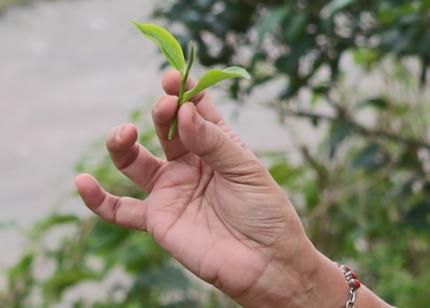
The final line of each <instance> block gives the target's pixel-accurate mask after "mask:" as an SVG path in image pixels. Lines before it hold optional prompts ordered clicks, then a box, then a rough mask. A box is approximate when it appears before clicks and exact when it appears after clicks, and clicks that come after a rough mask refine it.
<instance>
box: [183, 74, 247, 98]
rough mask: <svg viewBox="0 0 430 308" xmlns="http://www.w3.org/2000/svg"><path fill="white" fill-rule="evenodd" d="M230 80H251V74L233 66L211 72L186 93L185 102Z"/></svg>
mask: <svg viewBox="0 0 430 308" xmlns="http://www.w3.org/2000/svg"><path fill="white" fill-rule="evenodd" d="M229 78H245V79H251V76H250V75H249V73H248V72H247V71H246V70H245V69H244V68H241V67H238V66H231V67H228V68H226V69H224V70H210V71H208V72H206V74H205V75H203V77H202V78H201V79H200V80H199V82H198V83H197V85H196V86H195V87H194V88H193V89H191V90H190V91H187V92H185V94H184V100H183V101H184V102H187V101H189V100H190V99H191V98H192V97H193V96H195V95H196V94H198V93H200V92H202V91H203V90H205V89H207V88H209V87H211V86H213V85H214V84H217V83H218V82H220V81H223V80H225V79H229Z"/></svg>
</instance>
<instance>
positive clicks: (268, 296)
mask: <svg viewBox="0 0 430 308" xmlns="http://www.w3.org/2000/svg"><path fill="white" fill-rule="evenodd" d="M298 243H300V247H296V248H297V249H296V250H295V253H294V254H291V253H290V254H287V255H286V254H283V253H282V248H281V249H280V253H279V254H277V255H276V256H274V258H273V259H272V261H271V262H270V263H269V264H268V266H267V267H266V269H265V271H264V273H263V275H261V277H260V279H258V281H256V282H255V283H254V284H253V285H252V286H251V287H250V288H249V289H248V290H247V291H246V293H245V294H244V295H243V296H241V297H240V298H236V301H237V302H238V303H239V304H241V305H242V306H244V307H246V308H269V307H270V308H285V307H289V308H290V307H291V308H295V307H321V306H320V305H319V303H318V302H317V301H316V300H314V298H315V294H314V293H316V292H317V291H316V290H317V286H316V285H317V282H316V281H315V277H316V275H319V271H320V270H321V269H320V263H321V254H320V253H319V252H318V251H317V250H316V249H315V248H314V246H313V245H312V243H311V242H310V241H309V239H308V238H307V237H306V236H305V235H304V239H303V240H302V241H298ZM341 275H342V274H341ZM341 277H342V276H341ZM312 304H313V305H312ZM327 307H335V306H327ZM340 307H341V306H340Z"/></svg>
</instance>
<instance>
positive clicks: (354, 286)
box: [336, 263, 361, 308]
mask: <svg viewBox="0 0 430 308" xmlns="http://www.w3.org/2000/svg"><path fill="white" fill-rule="evenodd" d="M336 264H337V266H338V267H339V268H340V270H341V271H342V273H343V275H344V276H345V279H346V282H347V283H348V286H349V294H348V301H347V302H346V304H345V308H354V307H355V299H356V292H357V290H358V289H359V288H360V287H361V282H360V281H359V280H358V279H357V274H356V273H354V272H353V271H351V269H350V268H349V267H348V266H346V265H340V264H339V263H336Z"/></svg>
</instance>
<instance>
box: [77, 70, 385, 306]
mask: <svg viewBox="0 0 430 308" xmlns="http://www.w3.org/2000/svg"><path fill="white" fill-rule="evenodd" d="M179 80H180V77H179V74H178V73H177V72H175V71H169V72H167V73H166V74H165V76H164V79H163V88H164V90H165V91H166V93H167V94H168V95H166V96H164V97H162V98H161V99H160V100H159V101H158V102H157V103H156V105H155V107H154V109H153V121H154V124H155V128H156V132H157V135H158V137H159V140H160V143H161V145H162V147H163V150H164V153H165V156H166V160H161V159H159V158H157V157H155V156H153V155H152V154H151V153H150V152H149V151H148V150H146V149H145V148H144V146H143V145H140V144H137V143H136V140H137V129H136V128H135V126H134V125H132V124H125V125H121V126H118V127H115V128H114V129H113V130H112V131H111V132H110V134H109V136H108V139H107V148H108V150H109V153H110V155H111V158H112V161H113V163H114V164H115V165H116V166H117V168H118V169H119V170H121V171H122V172H123V173H124V174H125V175H126V176H127V177H129V178H130V179H131V180H132V181H133V182H135V183H136V184H137V185H139V186H140V187H141V188H142V189H143V190H144V191H146V192H147V193H148V197H147V198H146V199H145V200H137V199H133V198H129V197H117V196H114V195H111V194H109V193H107V192H105V191H104V190H103V188H102V187H101V186H100V185H99V184H98V182H97V181H96V180H95V179H94V178H93V177H91V176H90V175H88V174H81V175H79V176H78V177H77V178H76V185H77V188H78V191H79V193H80V195H81V197H82V199H83V201H84V202H85V204H86V205H87V206H88V207H89V208H90V209H91V210H92V211H93V212H95V213H96V214H97V215H99V216H100V217H102V218H104V219H106V220H107V221H109V222H111V223H114V224H117V225H121V226H124V227H128V228H133V229H138V230H142V231H146V232H148V233H149V234H151V235H152V236H153V237H154V238H155V239H156V241H157V242H158V243H159V244H160V245H161V246H162V247H164V248H165V249H166V250H167V251H169V252H170V253H171V254H172V255H173V256H174V257H175V258H176V259H177V260H178V261H179V262H181V263H182V264H183V265H184V266H185V267H186V268H188V269H189V270H190V271H192V272H193V273H194V274H195V275H197V276H198V277H200V278H202V279H203V280H205V281H207V282H209V283H211V284H213V285H215V286H216V287H217V288H219V289H220V290H222V291H223V292H225V293H227V294H228V295H229V296H231V297H232V298H233V299H235V300H236V301H237V302H238V303H240V304H242V305H244V306H245V307H258V308H261V307H343V306H344V305H345V302H346V298H347V294H348V288H347V286H346V283H345V280H344V277H343V275H342V274H341V273H340V271H339V270H338V269H337V268H336V266H335V265H333V264H332V262H331V261H330V260H328V259H327V258H326V257H325V256H323V255H322V254H320V253H319V252H318V251H317V250H316V249H315V248H314V246H313V245H312V243H311V242H310V241H309V239H308V238H307V236H306V234H305V232H304V230H303V227H302V224H301V222H300V219H299V217H298V215H297V214H296V211H295V210H294V208H293V207H292V205H291V203H290V202H289V200H288V198H287V196H286V195H285V193H284V191H283V190H282V189H281V188H280V187H279V186H278V185H277V184H276V183H275V181H274V180H273V179H272V177H271V176H270V174H269V173H268V172H267V170H266V169H265V168H264V167H263V165H262V164H261V163H260V162H259V161H258V159H257V158H256V157H255V156H254V154H253V153H252V152H251V151H250V150H249V149H248V148H247V147H246V146H245V145H244V144H243V143H242V142H241V141H240V139H239V138H238V136H237V135H236V134H235V133H234V132H233V131H232V130H231V129H230V128H229V127H228V126H227V125H226V123H225V122H224V120H223V119H222V117H221V115H220V114H219V112H218V110H217V109H216V108H215V105H214V104H213V102H212V100H211V98H210V97H209V96H208V95H207V94H206V93H203V94H200V95H198V96H196V97H195V98H194V99H193V100H192V102H188V103H186V104H184V105H183V106H182V107H181V108H180V109H179V111H178V117H179V129H178V136H176V137H175V138H174V139H173V140H172V141H169V140H167V133H168V130H169V128H170V125H171V122H172V120H173V118H174V116H175V114H176V112H177V99H178V98H177V97H176V95H177V94H178V89H179ZM192 86H193V82H192V81H189V82H188V85H187V88H188V89H189V88H191V87H192ZM321 284H333V285H334V287H333V288H331V289H330V290H329V291H328V292H321V288H322V286H321ZM363 289H364V288H363ZM367 292H368V293H370V292H369V291H367ZM380 304H381V303H380ZM363 307H384V305H382V304H381V305H376V304H375V305H374V306H372V305H367V306H363Z"/></svg>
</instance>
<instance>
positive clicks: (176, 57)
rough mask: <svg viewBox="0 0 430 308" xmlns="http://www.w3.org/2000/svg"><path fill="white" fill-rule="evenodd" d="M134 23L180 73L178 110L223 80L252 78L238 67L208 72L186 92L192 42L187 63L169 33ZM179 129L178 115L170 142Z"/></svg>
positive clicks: (180, 49)
mask: <svg viewBox="0 0 430 308" xmlns="http://www.w3.org/2000/svg"><path fill="white" fill-rule="evenodd" d="M133 23H134V24H135V25H136V27H137V28H138V29H139V30H140V31H141V32H142V33H143V34H144V35H145V36H146V37H147V38H148V39H150V40H152V41H154V42H155V43H156V44H157V45H158V47H159V48H160V50H161V52H162V53H163V54H164V56H165V57H166V59H167V62H169V64H170V65H171V66H172V67H173V68H175V69H176V70H177V71H178V72H179V73H180V75H181V83H180V87H179V96H178V97H179V98H178V110H179V108H180V107H181V106H182V105H183V104H184V103H186V102H188V101H190V99H192V98H193V97H194V96H196V95H197V94H199V93H200V92H202V91H204V90H205V89H207V88H209V87H211V86H213V85H215V84H217V83H219V82H221V81H223V80H226V79H230V78H245V79H250V78H251V76H250V75H249V73H248V72H247V71H246V70H245V69H244V68H241V67H238V66H231V67H228V68H226V69H224V70H218V69H213V70H209V71H207V72H206V73H205V74H204V75H203V76H202V77H201V78H200V80H199V81H198V82H197V84H196V86H195V87H194V88H192V89H191V90H189V91H186V88H185V87H186V83H187V80H188V77H189V74H190V72H191V67H192V66H193V63H194V58H195V49H194V45H193V44H192V43H191V42H190V44H189V48H188V50H189V54H188V58H187V61H185V56H184V51H183V50H182V47H181V45H180V44H179V42H178V40H177V39H176V38H175V37H174V36H173V35H172V34H171V33H170V32H169V31H167V30H166V29H164V28H163V27H160V26H158V25H154V24H143V23H139V22H137V21H133ZM177 128H178V116H177V114H176V116H175V119H174V120H173V122H172V126H171V127H170V130H169V134H168V139H169V140H172V139H173V138H174V137H175V134H176V131H177Z"/></svg>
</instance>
